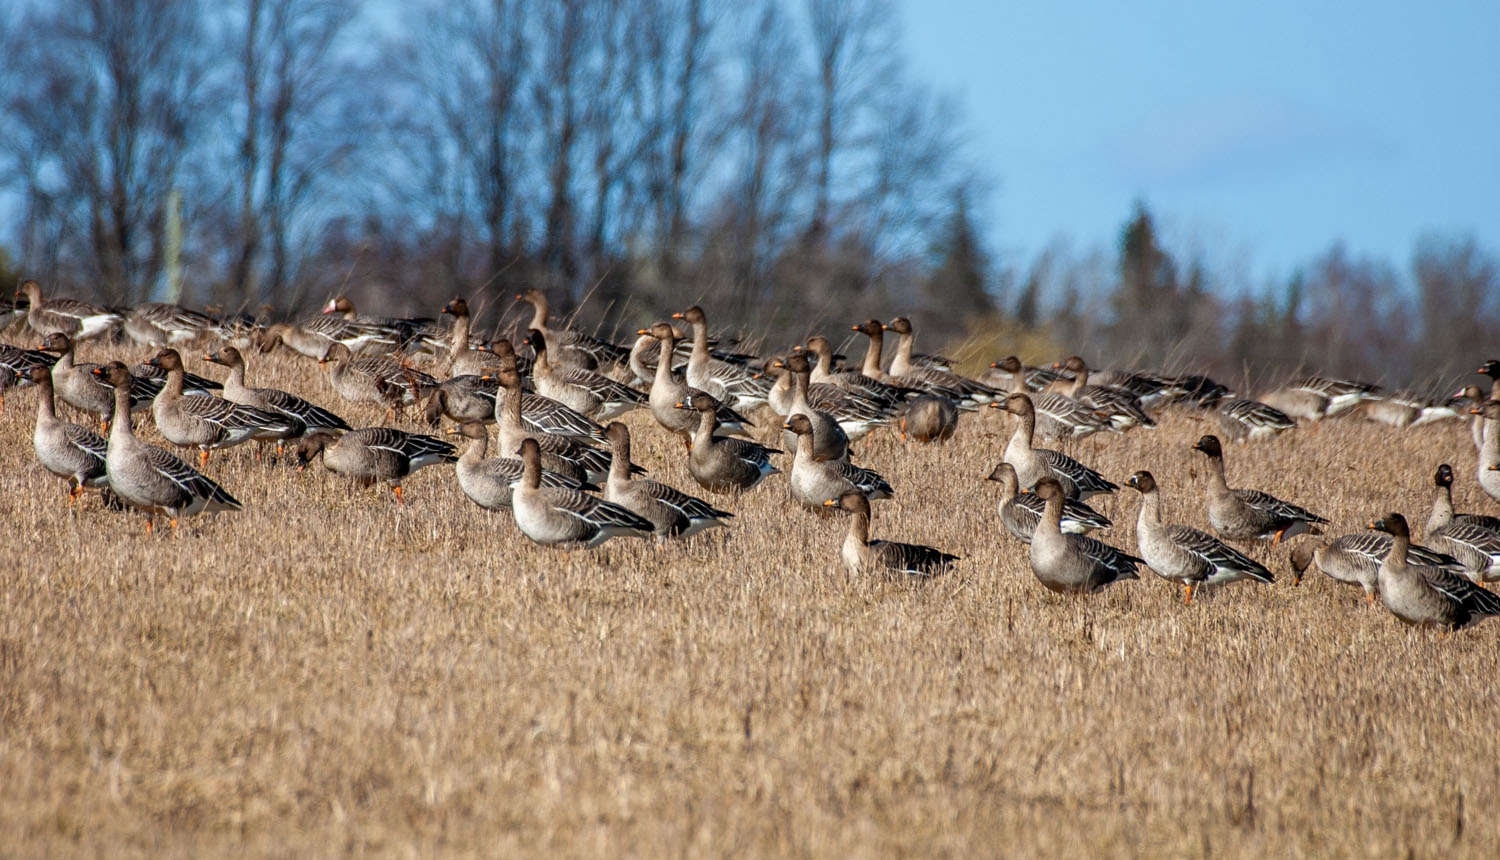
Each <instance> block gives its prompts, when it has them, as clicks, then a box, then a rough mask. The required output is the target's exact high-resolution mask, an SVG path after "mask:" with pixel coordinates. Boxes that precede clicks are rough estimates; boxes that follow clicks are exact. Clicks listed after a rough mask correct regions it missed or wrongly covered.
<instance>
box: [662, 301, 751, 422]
mask: <svg viewBox="0 0 1500 860" xmlns="http://www.w3.org/2000/svg"><path fill="white" fill-rule="evenodd" d="M637 334H641V335H647V334H649V335H651V336H652V337H654V338H656V341H657V343H658V344H659V347H660V348H659V351H658V353H657V360H656V371H655V376H654V377H653V378H652V381H651V391H650V393H649V394H648V395H647V398H646V404H647V405H648V406H649V407H650V408H651V417H653V418H655V419H656V423H658V424H660V425H661V426H663V427H665V428H667V429H668V430H670V431H671V432H673V433H677V434H679V435H681V436H684V437H687V436H689V435H691V434H692V432H693V430H694V428H695V427H696V426H697V424H698V422H697V421H695V420H693V416H692V414H691V413H689V412H685V411H682V410H679V409H677V404H678V403H688V402H691V401H692V399H693V394H694V392H696V391H697V389H695V388H692V387H691V386H689V385H687V384H686V383H684V382H683V381H681V380H679V379H678V378H677V377H676V376H675V375H674V374H673V373H672V350H673V347H674V344H675V343H676V342H677V336H678V331H677V329H675V328H673V327H672V326H670V325H667V324H666V323H656V324H654V325H652V326H651V328H649V329H641V330H640V331H639V332H637ZM718 414H719V426H720V428H722V429H723V430H724V432H726V433H734V434H737V435H747V431H746V429H745V428H747V427H751V426H754V425H753V424H752V423H751V422H750V420H749V419H747V418H745V417H744V416H743V415H740V414H739V413H737V412H735V411H734V410H733V409H730V408H729V407H728V406H725V405H724V404H722V403H720V404H719V407H718Z"/></svg>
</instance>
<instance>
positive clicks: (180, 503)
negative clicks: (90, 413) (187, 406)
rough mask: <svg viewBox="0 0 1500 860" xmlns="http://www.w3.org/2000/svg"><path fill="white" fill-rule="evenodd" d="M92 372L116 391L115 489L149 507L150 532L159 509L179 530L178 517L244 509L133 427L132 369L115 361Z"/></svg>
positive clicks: (108, 461) (110, 458)
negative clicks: (142, 439) (139, 434)
mask: <svg viewBox="0 0 1500 860" xmlns="http://www.w3.org/2000/svg"><path fill="white" fill-rule="evenodd" d="M91 372H92V373H93V374H94V375H95V376H98V377H99V378H101V379H104V380H106V381H107V382H108V383H109V384H110V386H111V387H113V388H114V391H115V410H114V415H113V419H112V420H111V421H110V427H109V450H108V453H107V454H106V455H105V457H104V471H105V474H106V475H107V476H108V478H109V488H110V491H111V492H113V493H114V495H115V497H116V498H118V499H119V500H120V501H122V502H124V503H125V504H127V505H129V506H131V507H133V508H136V509H137V510H140V511H144V512H145V514H146V531H147V532H148V533H150V532H151V531H153V530H154V529H155V522H154V519H153V517H154V516H155V515H156V514H164V515H165V516H166V517H167V522H168V524H169V525H171V527H172V530H173V531H176V530H177V521H178V520H179V519H181V518H182V517H188V516H193V515H194V514H199V513H203V512H213V511H238V510H241V509H242V506H241V505H240V503H239V502H238V501H236V500H235V498H234V497H233V496H231V495H229V493H228V492H226V491H225V490H224V488H223V487H221V486H219V485H218V484H216V483H214V482H213V481H212V480H210V479H209V478H207V477H205V476H204V475H203V474H202V473H201V472H199V471H198V470H196V469H194V468H193V467H192V466H189V465H188V464H187V463H184V462H183V461H182V460H180V459H178V458H177V457H175V456H173V455H172V454H170V453H168V452H166V451H164V450H162V449H161V448H158V447H156V446H155V445H147V444H146V443H144V442H142V441H140V440H139V439H137V438H136V437H135V432H134V431H133V430H132V429H131V427H130V369H129V368H127V367H126V366H125V365H124V364H123V363H121V362H118V361H112V362H110V363H109V364H106V365H102V366H99V367H95V368H94V369H93V370H92V371H91Z"/></svg>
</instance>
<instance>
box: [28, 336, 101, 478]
mask: <svg viewBox="0 0 1500 860" xmlns="http://www.w3.org/2000/svg"><path fill="white" fill-rule="evenodd" d="M27 379H28V380H29V381H30V382H31V383H32V384H33V385H35V386H36V389H37V398H36V429H35V431H34V432H33V433H32V435H31V444H32V447H33V448H34V449H35V450H36V458H37V460H38V461H39V462H40V463H41V464H42V468H44V469H46V470H47V471H49V472H51V473H52V474H54V475H56V476H58V477H59V478H64V479H66V480H67V482H68V504H70V505H71V504H73V503H74V502H76V501H78V497H79V496H80V495H82V494H83V491H84V489H85V488H90V489H98V488H100V487H106V486H108V485H109V477H108V476H107V475H106V474H105V465H104V460H105V456H106V451H107V444H106V443H105V441H104V437H102V436H100V435H99V434H98V433H95V432H94V431H92V430H89V429H88V428H86V427H82V426H80V425H78V424H71V423H69V422H67V421H63V420H61V419H60V418H58V417H57V411H56V406H55V404H54V402H53V399H52V371H51V370H50V369H48V368H47V366H46V365H34V366H33V367H32V368H31V370H30V372H29V373H28V374H27Z"/></svg>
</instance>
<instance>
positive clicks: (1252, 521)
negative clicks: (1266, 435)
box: [1193, 435, 1328, 547]
mask: <svg viewBox="0 0 1500 860" xmlns="http://www.w3.org/2000/svg"><path fill="white" fill-rule="evenodd" d="M1193 449H1194V450H1195V451H1201V452H1202V453H1203V454H1204V455H1205V456H1206V457H1208V487H1207V490H1206V491H1205V495H1206V497H1207V500H1208V521H1209V523H1210V524H1211V525H1212V526H1213V527H1214V531H1216V532H1218V533H1219V534H1220V535H1222V536H1223V537H1225V538H1228V539H1229V540H1269V541H1271V546H1273V547H1274V546H1276V545H1277V544H1279V543H1280V542H1281V541H1282V540H1283V539H1285V538H1289V537H1293V536H1295V535H1299V534H1307V533H1311V534H1321V533H1322V531H1321V529H1319V528H1318V526H1319V525H1321V524H1324V523H1327V522H1328V520H1326V519H1324V518H1322V517H1320V516H1318V515H1317V514H1315V513H1313V512H1312V511H1309V510H1308V509H1306V508H1304V507H1302V506H1300V505H1294V504H1292V503H1291V502H1285V501H1282V500H1281V499H1278V498H1276V497H1275V496H1273V495H1271V494H1270V493H1263V492H1261V491H1260V490H1245V489H1230V487H1229V484H1228V482H1227V480H1226V479H1225V477H1224V448H1223V446H1222V445H1221V444H1220V443H1219V437H1217V436H1211V435H1210V436H1204V437H1203V438H1201V439H1199V440H1198V442H1197V443H1196V444H1194V445H1193Z"/></svg>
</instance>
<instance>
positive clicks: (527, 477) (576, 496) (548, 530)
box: [511, 439, 655, 549]
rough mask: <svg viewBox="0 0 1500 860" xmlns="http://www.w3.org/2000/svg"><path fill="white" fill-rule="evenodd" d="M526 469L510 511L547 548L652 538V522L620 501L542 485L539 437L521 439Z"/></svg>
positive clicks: (529, 535) (537, 541)
mask: <svg viewBox="0 0 1500 860" xmlns="http://www.w3.org/2000/svg"><path fill="white" fill-rule="evenodd" d="M521 463H522V465H523V467H524V470H523V472H522V474H521V480H520V482H519V483H517V484H516V487H515V492H514V493H513V495H512V496H511V512H512V514H513V515H514V516H515V520H516V526H517V527H518V528H520V530H521V533H522V534H524V535H526V536H527V537H528V538H531V539H532V540H533V541H535V542H536V543H539V544H542V545H543V546H555V547H559V548H562V549H573V548H585V549H587V548H591V547H596V546H598V545H599V544H601V543H604V542H605V541H607V540H609V539H610V538H612V537H619V536H627V537H641V538H644V537H648V536H650V535H651V534H652V533H653V532H654V531H655V526H653V525H652V524H651V522H650V521H649V520H647V519H645V518H643V517H641V516H639V515H637V514H635V513H632V512H630V511H628V510H626V509H625V508H622V507H620V506H619V505H615V504H611V503H609V502H606V501H604V500H603V499H600V498H597V497H595V496H591V495H589V494H587V493H584V492H580V491H578V490H570V489H566V488H564V487H543V486H542V483H541V482H542V458H541V449H540V448H539V447H537V443H536V440H535V439H526V440H525V441H524V442H522V443H521Z"/></svg>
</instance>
